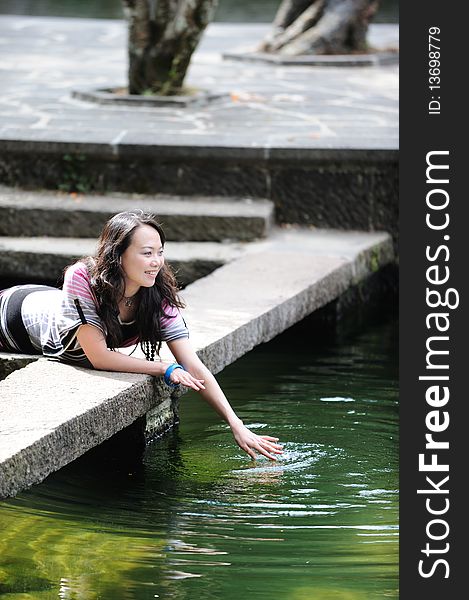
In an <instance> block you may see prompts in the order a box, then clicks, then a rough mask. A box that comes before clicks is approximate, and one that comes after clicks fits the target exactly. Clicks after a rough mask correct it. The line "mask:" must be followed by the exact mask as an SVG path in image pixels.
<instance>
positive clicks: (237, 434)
mask: <svg viewBox="0 0 469 600" xmlns="http://www.w3.org/2000/svg"><path fill="white" fill-rule="evenodd" d="M231 430H232V432H233V435H234V438H235V440H236V443H237V444H238V446H239V447H240V448H241V449H242V450H244V451H245V452H246V453H247V454H249V456H250V457H251V458H252V459H253V460H256V452H258V453H259V454H262V455H264V456H266V457H267V458H270V460H277V457H276V456H275V454H282V453H283V449H282V446H281V444H277V442H278V438H275V437H271V436H270V435H257V434H256V433H253V432H252V431H251V430H250V429H248V428H247V427H246V426H245V425H244V423H242V422H241V421H240V422H239V423H237V424H236V425H232V426H231Z"/></svg>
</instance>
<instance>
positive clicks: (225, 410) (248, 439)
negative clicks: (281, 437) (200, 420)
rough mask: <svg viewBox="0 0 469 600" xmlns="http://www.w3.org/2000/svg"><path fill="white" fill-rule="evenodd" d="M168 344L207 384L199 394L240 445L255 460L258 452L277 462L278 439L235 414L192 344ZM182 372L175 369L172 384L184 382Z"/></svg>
mask: <svg viewBox="0 0 469 600" xmlns="http://www.w3.org/2000/svg"><path fill="white" fill-rule="evenodd" d="M167 344H168V347H169V349H170V350H171V353H172V354H173V356H174V357H175V359H176V360H177V362H178V363H180V364H181V365H183V366H184V369H185V370H186V371H188V372H189V373H190V374H191V375H192V376H193V377H195V378H196V379H199V380H202V381H203V382H204V389H201V390H199V393H200V394H201V396H202V397H203V398H204V400H206V401H207V402H208V403H209V404H210V406H212V408H213V409H214V410H216V411H217V413H218V414H219V415H220V416H221V418H222V419H223V420H224V421H225V422H226V423H228V425H229V426H230V428H231V431H232V432H233V436H234V438H235V440H236V443H237V444H238V446H239V447H240V448H241V449H242V450H244V451H245V452H246V453H247V454H249V456H251V457H252V458H253V459H255V458H256V452H259V454H263V455H264V456H266V457H267V458H270V459H271V460H277V459H276V457H275V454H282V446H281V445H280V444H277V442H278V438H275V437H271V436H268V435H257V434H255V433H253V432H252V431H250V430H249V429H248V428H247V427H246V426H245V425H244V423H243V422H242V421H241V419H240V418H239V417H238V416H237V415H236V413H235V412H234V410H233V408H232V407H231V405H230V403H229V402H228V400H227V398H226V396H225V394H224V393H223V391H222V389H221V387H220V386H219V385H218V382H217V380H216V379H215V377H214V376H213V375H212V373H211V372H210V371H209V370H208V369H207V367H206V366H205V365H204V364H203V362H202V361H201V360H200V358H199V357H198V356H197V354H196V352H195V350H194V349H193V347H192V344H191V343H190V341H189V340H188V339H187V338H180V339H178V340H174V341H172V342H167ZM183 373H184V372H183V371H181V369H175V370H174V371H173V372H172V373H171V381H173V383H184V382H183Z"/></svg>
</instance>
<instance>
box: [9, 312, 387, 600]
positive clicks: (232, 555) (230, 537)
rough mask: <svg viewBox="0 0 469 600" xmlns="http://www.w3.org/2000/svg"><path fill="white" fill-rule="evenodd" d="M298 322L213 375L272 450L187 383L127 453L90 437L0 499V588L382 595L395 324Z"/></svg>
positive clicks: (107, 597) (70, 593)
mask: <svg viewBox="0 0 469 600" xmlns="http://www.w3.org/2000/svg"><path fill="white" fill-rule="evenodd" d="M302 327H303V325H301V326H299V327H296V328H295V329H293V330H292V331H290V332H288V333H286V334H284V335H282V336H280V337H279V338H277V339H276V340H274V341H273V342H271V343H269V344H267V345H264V346H262V347H260V348H258V349H256V350H254V351H253V352H251V353H250V354H249V355H247V356H246V357H244V358H243V359H241V360H239V361H238V362H237V363H235V364H234V365H232V366H231V367H229V368H227V369H225V371H224V372H223V373H222V374H220V376H219V380H220V382H221V383H222V385H223V387H224V389H225V391H226V393H227V395H228V396H229V398H230V400H231V402H232V404H233V405H234V406H235V408H236V410H237V412H238V413H239V414H240V415H241V416H242V417H243V419H244V420H245V422H246V423H247V424H250V425H252V426H253V428H254V429H255V430H256V431H259V432H260V431H265V432H267V431H268V432H272V433H275V434H277V435H278V436H279V437H280V438H281V439H282V441H283V442H284V443H285V455H284V457H283V458H282V459H281V460H280V461H279V462H278V463H270V462H269V461H267V460H264V459H262V460H259V461H257V462H256V463H252V462H250V461H249V460H248V459H247V458H246V457H245V456H244V455H243V454H242V453H241V452H240V451H239V450H238V449H237V447H236V446H235V445H234V444H233V442H232V437H231V434H230V432H229V430H227V428H226V426H224V424H222V423H220V421H219V420H218V418H217V417H216V416H215V415H214V414H213V413H212V411H211V410H210V409H208V408H207V407H206V406H205V405H204V404H203V403H202V401H201V400H200V399H199V398H198V397H197V395H196V394H188V395H186V396H185V397H183V399H182V406H181V425H180V426H179V428H178V429H177V430H174V431H173V432H172V434H170V435H168V436H167V437H166V438H164V439H163V440H160V441H157V442H156V443H154V444H152V445H150V446H148V447H147V449H146V451H145V453H144V456H143V460H140V461H139V462H137V464H136V465H134V466H133V467H131V466H127V467H126V469H125V470H119V469H118V468H117V467H116V466H115V465H114V466H113V463H112V462H110V461H109V460H108V461H105V460H104V458H103V457H102V456H101V455H100V451H99V450H98V451H97V452H95V453H91V454H90V455H88V456H87V457H85V458H84V459H82V460H80V461H77V462H76V463H74V464H73V465H71V466H69V467H67V468H66V469H63V470H62V471H60V472H59V473H57V474H55V475H53V476H51V477H49V479H48V480H47V481H46V482H45V483H43V484H41V485H39V486H35V487H34V488H32V489H31V490H30V491H28V492H26V493H23V494H22V495H20V496H19V497H17V498H15V499H12V500H8V501H4V502H1V503H0V531H1V536H0V596H2V593H3V596H2V599H3V598H5V599H12V600H13V599H15V600H23V599H29V598H32V599H35V600H36V599H37V600H39V599H47V600H49V599H57V598H61V599H77V600H91V599H93V600H95V599H96V600H97V599H101V600H115V599H117V600H120V599H124V600H125V599H137V600H143V599H153V598H171V599H176V600H189V599H190V600H199V599H200V600H206V599H207V600H209V599H210V600H212V599H213V600H239V598H252V599H255V600H257V599H264V598H265V599H271V598H278V599H280V600H311V599H318V600H364V599H365V600H367V599H382V598H397V597H398V592H397V585H398V528H397V527H398V491H397V487H398V437H397V436H398V422H397V419H398V408H397V356H396V355H397V349H396V348H397V322H396V320H395V319H388V320H386V322H384V323H383V322H382V323H381V324H378V325H373V326H369V327H366V328H364V329H362V330H361V332H360V333H359V334H358V335H354V336H348V335H342V336H339V337H337V336H333V337H330V336H326V335H324V334H321V333H320V332H319V331H315V330H314V328H312V330H311V328H310V329H309V330H306V329H305V330H303V329H302ZM304 327H307V326H304ZM116 464H121V463H120V462H119V461H116Z"/></svg>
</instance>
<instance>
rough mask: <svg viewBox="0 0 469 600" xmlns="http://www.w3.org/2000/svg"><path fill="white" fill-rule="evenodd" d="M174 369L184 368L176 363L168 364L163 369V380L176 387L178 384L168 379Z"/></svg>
mask: <svg viewBox="0 0 469 600" xmlns="http://www.w3.org/2000/svg"><path fill="white" fill-rule="evenodd" d="M174 369H182V370H183V371H184V370H185V369H184V367H183V366H182V365H178V363H174V364H172V365H169V367H168V368H167V369H166V371H165V374H164V380H165V382H166V383H167V385H169V386H171V387H177V386H178V385H179V383H173V382H172V381H171V379H170V377H171V373H172V372H173V371H174Z"/></svg>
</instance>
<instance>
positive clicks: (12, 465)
mask: <svg viewBox="0 0 469 600" xmlns="http://www.w3.org/2000/svg"><path fill="white" fill-rule="evenodd" d="M393 260H394V254H393V245H392V240H391V238H390V236H389V235H388V234H386V233H378V232H376V233H364V232H337V231H335V232H334V231H318V230H315V231H311V230H299V229H287V230H274V232H273V233H272V235H271V236H270V237H269V239H268V240H265V241H261V242H255V243H253V244H247V245H246V246H245V251H244V252H243V253H242V254H241V255H240V256H239V257H238V258H237V259H236V260H233V261H231V262H229V263H228V264H225V265H224V266H223V267H221V268H219V269H217V270H216V271H214V272H213V273H211V274H210V275H208V276H207V277H204V278H203V279H200V280H198V281H196V282H195V283H193V284H192V285H190V286H188V288H187V289H186V290H184V291H183V294H182V296H183V299H184V301H185V302H186V304H187V308H186V309H185V310H184V311H183V314H184V318H185V319H186V322H187V324H188V327H189V330H190V332H191V340H192V344H193V345H194V347H195V349H196V350H197V351H198V353H199V355H200V356H201V358H202V360H203V361H204V362H205V363H206V364H207V366H208V367H209V368H210V369H211V370H212V371H213V372H214V373H217V372H219V371H221V370H222V369H223V368H224V367H225V366H226V365H228V364H230V363H232V362H234V361H235V360H236V359H237V358H239V357H240V356H242V355H243V354H245V353H246V352H248V351H249V350H251V349H252V348H254V347H255V346H256V345H258V344H261V343H263V342H266V341H268V340H270V339H272V338H273V337H274V336H276V335H278V334H279V333H280V332H282V331H284V330H285V329H286V328H288V327H290V326H292V325H294V324H295V323H297V322H298V321H300V320H301V319H303V318H304V317H306V316H307V315H309V314H311V313H312V312H314V311H315V310H317V309H318V308H320V307H322V306H325V305H326V304H328V303H329V302H331V301H333V300H335V299H337V298H339V297H340V296H341V295H342V294H343V293H345V292H346V291H348V290H349V289H350V288H351V287H353V286H362V287H364V284H365V282H366V281H367V280H368V279H369V278H370V277H371V276H373V275H376V274H377V272H378V271H379V270H380V269H381V268H383V267H385V266H386V265H388V264H389V263H392V262H393ZM10 356H11V355H10ZM0 357H1V354H0ZM0 360H1V358H0ZM64 382H66V384H64ZM155 383H156V384H157V385H155ZM91 389H92V390H93V393H92V394H90V390H91ZM170 392H171V390H169V389H168V388H167V386H165V385H164V384H162V383H161V380H160V379H157V380H154V379H153V378H152V377H150V376H145V375H133V374H129V373H109V372H103V371H91V370H86V369H79V368H76V367H71V366H68V365H63V364H60V363H56V362H54V361H48V360H46V359H43V358H39V359H38V360H36V361H34V362H33V363H32V364H29V365H27V366H26V367H24V368H20V369H18V370H16V371H15V372H13V373H11V374H10V375H9V376H8V377H7V378H6V379H5V380H3V381H0V397H1V399H2V401H1V402H0V498H1V497H5V496H11V495H14V494H16V493H17V492H18V491H20V490H22V489H25V488H26V487H28V486H30V485H31V484H33V483H37V482H39V481H42V480H43V479H44V478H45V477H46V476H47V475H48V474H49V473H51V472H53V471H56V470H57V469H59V468H61V467H62V466H64V465H65V464H67V463H69V462H70V461H72V460H74V459H75V458H77V457H78V456H80V455H81V454H83V453H84V452H86V451H87V450H89V449H90V448H92V447H93V446H96V445H98V444H100V443H101V442H103V441H104V440H105V439H107V438H108V437H110V436H111V435H113V434H115V433H117V432H118V431H120V430H121V429H122V428H124V427H126V426H127V425H129V424H131V423H132V422H133V421H135V420H136V419H138V418H139V417H141V416H143V415H145V414H147V413H148V411H150V410H151V409H153V411H152V418H153V419H155V420H156V421H157V422H159V423H160V424H161V423H164V422H165V420H166V422H168V420H169V421H171V419H174V411H175V410H176V409H175V408H174V406H175V404H176V397H173V400H174V402H171V399H169V398H168V393H170ZM179 393H180V391H177V392H176V394H179ZM155 407H156V408H155ZM155 412H156V416H155ZM240 417H241V418H242V417H243V415H242V414H240ZM147 426H148V417H147Z"/></svg>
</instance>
